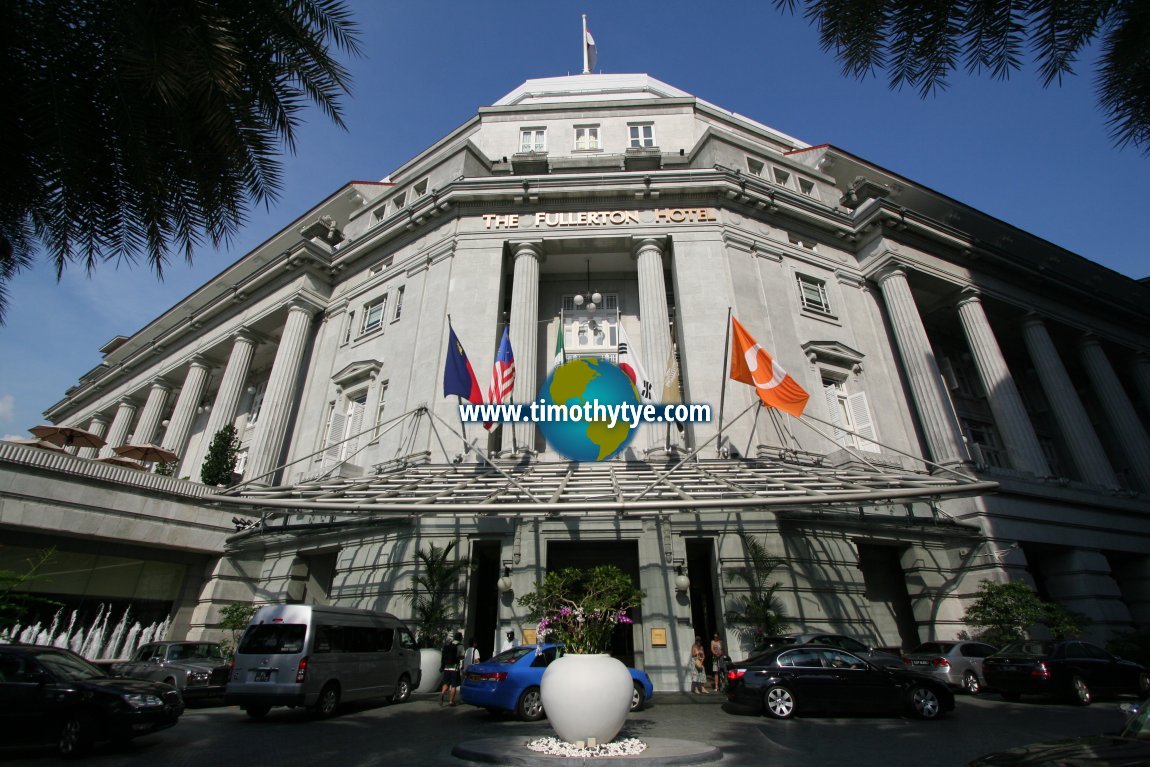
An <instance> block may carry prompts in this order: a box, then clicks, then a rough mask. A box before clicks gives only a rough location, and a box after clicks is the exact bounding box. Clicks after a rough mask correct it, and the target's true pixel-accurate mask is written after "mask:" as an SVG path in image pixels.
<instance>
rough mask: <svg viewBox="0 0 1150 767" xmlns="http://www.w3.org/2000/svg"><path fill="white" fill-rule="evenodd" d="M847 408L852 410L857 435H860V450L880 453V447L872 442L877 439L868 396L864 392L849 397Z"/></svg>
mask: <svg viewBox="0 0 1150 767" xmlns="http://www.w3.org/2000/svg"><path fill="white" fill-rule="evenodd" d="M847 407H849V408H850V411H851V418H852V419H853V420H854V422H855V433H856V434H858V443H859V450H865V451H867V452H868V453H878V452H881V451H880V450H879V447H878V445H876V444H875V443H874V442H871V441H870V440H872V439H875V438H876V436H877V435H876V434H875V430H874V420H873V419H872V418H871V416H870V408H869V407H867V402H866V395H865V394H863V393H862V392H857V393H855V394H849V395H847Z"/></svg>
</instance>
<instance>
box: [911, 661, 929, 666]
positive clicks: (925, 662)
mask: <svg viewBox="0 0 1150 767" xmlns="http://www.w3.org/2000/svg"><path fill="white" fill-rule="evenodd" d="M912 663H913V664H914V665H916V666H929V665H930V661H928V660H916V661H912Z"/></svg>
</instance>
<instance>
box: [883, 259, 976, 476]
mask: <svg viewBox="0 0 1150 767" xmlns="http://www.w3.org/2000/svg"><path fill="white" fill-rule="evenodd" d="M874 279H875V281H876V282H877V283H878V286H879V290H881V291H882V297H883V302H884V303H885V304H886V310H887V314H888V315H889V316H890V320H891V327H892V329H893V330H894V340H895V344H897V345H898V351H899V356H900V357H901V358H902V365H903V369H904V370H905V371H906V376H907V379H908V381H909V382H910V392H911V397H912V398H913V399H914V407H915V410H916V411H917V412H918V419H919V425H920V426H921V428H922V432H923V435H924V436H925V437H926V444H927V448H928V449H929V450H930V455H931V458H932V459H933V460H934V461H935V463H939V464H942V465H943V466H947V465H954V464H961V463H966V462H967V461H968V458H967V451H966V445H965V443H964V442H963V439H962V431H961V430H960V429H959V426H958V419H957V418H956V417H955V414H954V409H953V408H952V407H951V404H950V398H949V397H948V396H947V393H946V390H945V389H943V385H942V375H941V373H939V370H938V362H937V361H936V360H935V357H934V350H933V349H932V348H931V346H930V339H929V338H928V337H927V335H926V328H925V327H924V326H923V324H922V317H921V316H920V315H919V313H918V307H917V306H916V305H915V302H914V296H913V295H912V294H911V292H910V282H909V281H908V280H907V277H906V272H905V271H904V270H903V269H902V268H901V267H892V268H888V269H884V270H883V271H881V272H879V273H878V274H877V275H875V278H874Z"/></svg>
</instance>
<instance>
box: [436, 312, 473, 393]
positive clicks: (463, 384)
mask: <svg viewBox="0 0 1150 767" xmlns="http://www.w3.org/2000/svg"><path fill="white" fill-rule="evenodd" d="M447 330H448V332H449V333H450V336H449V337H448V339H447V361H446V362H445V363H444V365H443V396H445V397H446V396H447V395H449V394H457V395H459V396H460V397H462V398H463V399H465V400H467V401H468V402H472V403H474V404H476V405H482V404H483V394H482V393H481V392H480V391H479V381H477V380H475V371H474V370H472V369H471V363H470V362H468V361H467V352H465V351H463V344H461V343H459V337H458V336H456V335H455V328H453V327H451V324H450V323H448V325H447Z"/></svg>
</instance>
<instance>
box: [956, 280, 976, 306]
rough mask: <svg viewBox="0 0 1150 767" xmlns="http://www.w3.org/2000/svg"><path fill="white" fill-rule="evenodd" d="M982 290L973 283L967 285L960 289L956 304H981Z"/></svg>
mask: <svg viewBox="0 0 1150 767" xmlns="http://www.w3.org/2000/svg"><path fill="white" fill-rule="evenodd" d="M981 303H982V291H981V290H979V289H978V288H976V287H974V286H973V285H967V286H965V287H963V288H961V289H960V290H959V291H958V300H957V301H955V305H956V306H965V305H966V304H981Z"/></svg>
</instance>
